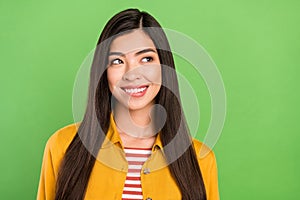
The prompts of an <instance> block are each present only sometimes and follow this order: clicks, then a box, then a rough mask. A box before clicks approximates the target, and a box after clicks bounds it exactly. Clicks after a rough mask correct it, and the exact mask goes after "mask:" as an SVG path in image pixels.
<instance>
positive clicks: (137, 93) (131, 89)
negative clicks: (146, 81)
mask: <svg viewBox="0 0 300 200" xmlns="http://www.w3.org/2000/svg"><path fill="white" fill-rule="evenodd" d="M148 87H149V85H142V86H128V87H121V88H122V89H123V91H124V92H126V94H128V95H130V96H132V97H142V96H144V95H145V94H146V91H147V89H148Z"/></svg>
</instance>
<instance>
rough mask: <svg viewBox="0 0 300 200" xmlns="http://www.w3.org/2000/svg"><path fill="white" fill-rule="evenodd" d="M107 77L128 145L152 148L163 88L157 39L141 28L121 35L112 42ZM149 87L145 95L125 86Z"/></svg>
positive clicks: (122, 132)
mask: <svg viewBox="0 0 300 200" xmlns="http://www.w3.org/2000/svg"><path fill="white" fill-rule="evenodd" d="M107 79H108V84H109V89H110V91H111V92H112V94H113V96H114V97H115V98H116V100H117V101H116V104H115V107H114V110H113V112H114V119H115V121H116V125H117V129H118V131H119V134H120V137H121V139H122V142H123V145H124V146H125V147H140V148H150V147H152V145H153V143H154V141H155V136H156V132H155V130H154V128H153V125H152V123H151V107H152V106H153V105H154V103H155V97H156V95H157V94H158V92H159V90H160V87H161V67H160V61H159V56H158V54H157V51H156V47H155V45H154V43H153V41H152V40H151V39H150V37H149V36H148V35H146V34H145V33H144V32H143V31H142V30H141V29H137V30H134V31H132V32H130V33H127V34H125V35H122V36H119V37H117V38H116V39H114V41H113V42H112V43H111V46H110V55H109V57H108V68H107ZM138 86H147V89H146V92H145V93H144V95H143V96H133V95H130V94H129V93H128V92H126V91H125V89H124V88H127V89H128V88H130V87H134V88H137V87H138Z"/></svg>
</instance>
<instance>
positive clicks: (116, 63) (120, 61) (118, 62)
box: [110, 58, 123, 65]
mask: <svg viewBox="0 0 300 200" xmlns="http://www.w3.org/2000/svg"><path fill="white" fill-rule="evenodd" d="M122 63H123V61H122V60H120V59H118V58H117V59H113V60H112V61H110V64H111V65H120V64H122Z"/></svg>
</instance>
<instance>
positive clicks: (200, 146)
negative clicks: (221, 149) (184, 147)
mask: <svg viewBox="0 0 300 200" xmlns="http://www.w3.org/2000/svg"><path fill="white" fill-rule="evenodd" d="M192 142H193V146H194V149H195V152H196V155H197V158H198V160H199V161H204V160H210V161H213V162H214V160H215V154H214V152H213V150H212V149H211V148H210V147H208V146H207V145H205V144H204V143H203V142H201V141H199V140H198V139H196V138H193V139H192Z"/></svg>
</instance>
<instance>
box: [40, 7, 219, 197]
mask: <svg viewBox="0 0 300 200" xmlns="http://www.w3.org/2000/svg"><path fill="white" fill-rule="evenodd" d="M166 66H167V67H166ZM170 69H171V70H170ZM174 69H175V66H174V61H173V57H172V53H171V50H170V47H169V44H168V40H167V38H166V36H165V33H164V32H163V30H162V29H161V26H160V25H159V23H158V22H157V21H156V20H155V19H154V18H153V17H152V16H151V15H149V14H148V13H146V12H140V11H139V10H137V9H128V10H125V11H122V12H120V13H118V14H116V15H115V16H114V17H112V18H111V19H110V20H109V22H108V23H107V24H106V26H105V27H104V29H103V31H102V34H101V36H100V38H99V41H98V43H97V47H96V51H95V54H94V60H93V63H92V68H91V72H90V84H89V95H88V103H87V108H86V112H85V115H84V118H83V120H82V122H81V123H79V124H72V125H69V126H67V127H64V128H62V129H60V130H59V131H57V132H56V133H55V134H54V135H52V136H51V137H50V139H49V140H48V142H47V145H46V148H45V152H44V158H43V164H42V172H41V177H40V184H39V189H38V196H37V199H47V200H52V199H55V200H67V199H68V200H69V199H70V200H82V199H85V200H96V199H105V200H109V199H124V200H125V199H148V200H151V199H153V200H157V199H159V200H160V199H186V200H188V199H191V200H196V199H197V200H204V199H209V200H217V199H219V194H218V185H217V168H216V161H215V157H214V153H213V152H212V151H210V153H209V154H208V155H207V156H205V157H204V158H200V156H199V153H200V148H201V147H202V148H203V147H204V145H202V143H200V142H199V141H197V140H196V139H193V138H191V137H190V135H189V132H188V127H187V124H186V122H185V119H184V115H183V110H182V106H181V102H180V98H178V97H179V90H178V82H177V77H176V72H175V71H174ZM157 105H159V106H157ZM161 108H163V111H162V109H161Z"/></svg>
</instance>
